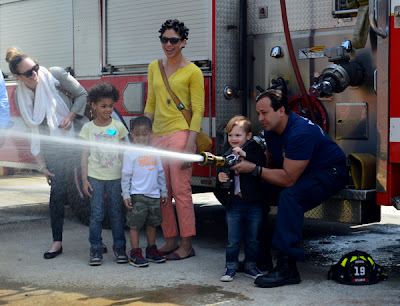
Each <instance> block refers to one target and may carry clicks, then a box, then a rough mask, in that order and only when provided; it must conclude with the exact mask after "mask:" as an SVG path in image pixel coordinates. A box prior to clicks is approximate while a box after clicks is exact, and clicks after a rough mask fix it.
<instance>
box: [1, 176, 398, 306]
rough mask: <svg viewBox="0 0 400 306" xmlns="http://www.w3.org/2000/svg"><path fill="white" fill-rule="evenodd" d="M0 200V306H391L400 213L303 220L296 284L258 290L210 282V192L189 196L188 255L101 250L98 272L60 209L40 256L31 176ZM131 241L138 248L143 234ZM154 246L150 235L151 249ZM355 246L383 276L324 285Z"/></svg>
mask: <svg viewBox="0 0 400 306" xmlns="http://www.w3.org/2000/svg"><path fill="white" fill-rule="evenodd" d="M0 199H1V203H0V246H1V247H0V305H4V304H7V305H33V304H38V305H56V304H57V305H154V304H159V305H332V304H339V305H355V304H357V305H383V304H385V305H399V304H400V296H399V289H398V288H399V285H400V256H399V254H400V238H399V232H400V222H399V221H400V214H399V212H398V211H396V210H395V209H394V208H391V207H389V208H385V209H383V210H382V211H383V213H382V221H381V222H380V223H375V224H370V225H365V226H352V225H349V224H341V223H327V222H320V221H312V220H310V221H306V222H305V226H304V233H303V236H304V248H305V250H306V253H307V255H308V259H309V260H308V261H307V262H305V263H302V262H300V263H298V267H299V272H300V275H301V278H302V282H301V283H300V284H298V285H291V286H284V287H278V288H273V289H262V288H258V287H256V286H255V285H254V284H253V280H252V279H250V278H248V277H245V276H244V275H243V274H241V273H239V274H237V276H236V277H235V279H234V281H233V282H229V283H223V282H220V281H219V278H220V277H221V275H222V273H223V271H224V260H225V243H226V228H225V225H224V208H223V207H222V206H221V205H220V204H219V203H218V201H217V200H216V199H215V197H214V196H213V195H212V194H210V193H206V194H200V195H194V203H195V210H196V220H197V236H196V237H194V239H193V247H194V249H195V251H196V256H194V257H191V258H188V259H185V260H182V261H168V262H166V263H162V264H155V263H150V266H149V267H147V268H135V267H133V266H130V265H129V264H117V263H116V262H115V259H114V255H113V254H112V253H111V252H110V251H109V252H108V253H107V254H105V255H104V259H103V264H102V265H101V266H98V267H91V266H89V265H88V260H89V242H88V227H87V226H84V225H82V224H80V223H79V222H78V221H77V220H76V218H75V217H74V216H73V214H72V212H71V211H70V210H69V208H68V207H66V220H65V225H64V242H63V250H64V251H63V253H62V254H61V255H60V256H58V257H57V258H55V259H52V260H44V259H43V253H44V251H46V250H47V249H48V248H49V246H50V242H51V230H50V221H49V216H48V200H49V187H48V186H47V184H46V180H45V179H44V178H43V177H41V176H37V175H26V174H19V175H13V176H9V177H7V176H6V177H0ZM128 236H129V234H128V231H126V237H127V238H128ZM103 240H104V242H105V244H106V245H107V246H108V249H109V250H110V249H111V248H112V236H111V231H110V230H104V231H103ZM140 241H141V247H143V248H145V247H146V240H145V235H144V233H142V235H141V237H140ZM163 243H164V238H163V237H162V233H161V231H159V232H158V237H157V244H158V245H159V246H162V245H163ZM356 248H359V249H362V250H365V251H367V252H369V253H370V254H371V255H372V256H373V258H374V259H375V260H376V262H378V263H379V264H382V265H384V266H385V268H386V271H388V274H389V279H388V280H387V281H385V282H380V283H378V284H375V285H371V286H347V285H342V284H338V283H336V282H335V281H332V280H327V278H326V276H327V271H328V270H329V268H330V265H332V264H333V263H335V262H337V261H338V260H339V259H340V257H341V256H342V255H344V253H345V252H346V251H351V250H354V249H356ZM376 256H377V258H376ZM380 261H384V263H381V262H380Z"/></svg>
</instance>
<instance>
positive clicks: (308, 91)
mask: <svg viewBox="0 0 400 306" xmlns="http://www.w3.org/2000/svg"><path fill="white" fill-rule="evenodd" d="M175 18H176V19H179V20H181V21H184V22H185V25H186V26H187V27H188V28H189V39H188V42H187V46H186V47H185V49H184V55H185V56H186V57H187V58H189V59H190V60H191V61H192V62H194V63H195V64H196V65H197V66H198V67H199V68H200V69H201V70H202V71H203V74H204V88H205V92H206V95H205V113H204V119H203V123H202V130H203V131H204V132H205V133H206V134H208V135H210V136H211V137H212V139H213V147H212V149H211V151H212V153H214V154H215V155H221V154H222V153H223V152H224V151H225V148H226V144H227V137H226V134H225V131H224V127H225V125H226V123H227V121H228V120H229V119H230V118H231V117H233V116H235V115H237V114H242V115H245V116H248V117H249V118H250V120H251V121H252V123H253V129H254V131H253V134H257V133H258V132H262V126H261V125H260V124H259V123H258V120H257V113H256V111H255V97H256V96H257V95H258V94H259V92H260V91H262V90H265V89H268V88H277V89H280V90H283V91H285V92H286V93H287V95H288V97H289V98H290V99H289V102H290V107H291V109H292V110H293V111H295V112H297V113H299V114H301V115H303V116H305V117H308V118H310V119H311V120H313V121H314V122H316V123H318V124H319V125H320V126H321V127H322V128H323V129H324V130H325V131H326V132H327V133H328V134H329V136H330V137H331V138H332V139H333V140H334V141H335V142H336V143H338V144H339V146H340V147H341V148H342V149H343V150H344V152H345V153H346V155H348V161H349V167H350V168H351V177H349V184H348V188H346V189H345V190H342V191H341V192H340V193H339V194H337V195H336V196H334V197H332V198H331V199H330V200H329V201H327V202H325V203H323V204H322V205H320V206H319V207H317V208H315V209H313V210H312V211H310V212H308V213H307V214H306V217H309V218H316V219H324V220H330V221H340V222H350V223H357V224H363V223H370V222H376V221H379V220H380V206H382V205H393V206H395V207H396V208H400V183H399V181H400V107H399V106H398V104H399V103H397V102H396V99H398V98H397V96H398V94H396V92H397V90H396V88H397V87H396V85H397V84H399V85H400V75H399V73H398V72H397V71H399V69H400V67H399V66H400V60H399V58H398V57H397V56H396V55H395V54H396V50H397V47H396V46H397V45H399V44H400V43H399V42H400V0H369V1H368V0H320V1H313V0H286V1H285V0H280V1H277V0H248V1H247V0H169V1H160V0H147V1H140V0H118V1H117V0H24V1H22V0H0V54H1V55H2V56H4V55H5V52H6V49H7V48H8V47H10V46H16V47H18V48H19V49H21V50H22V51H23V52H25V53H27V54H29V55H30V56H32V57H34V58H35V59H36V60H37V61H38V62H39V63H40V64H41V65H42V66H45V67H52V66H61V67H64V68H67V69H68V70H69V71H70V72H71V73H72V74H73V75H74V76H75V77H76V78H77V79H78V81H79V82H80V83H81V84H82V85H83V86H84V87H85V88H89V87H90V86H92V85H94V84H96V83H97V82H99V81H106V82H110V83H112V84H113V85H115V86H116V87H117V88H118V89H119V90H120V92H121V98H120V101H119V102H118V103H117V104H116V110H117V112H118V114H119V116H120V118H121V119H122V120H123V121H125V123H126V124H127V126H129V121H130V120H131V119H132V118H134V117H135V116H138V115H140V114H143V110H144V106H145V101H146V92H147V67H148V64H149V63H150V62H152V61H154V60H156V59H158V58H161V57H163V52H162V49H161V46H160V43H159V39H158V35H159V33H158V30H159V28H160V26H161V24H162V23H163V22H164V21H165V20H167V19H175ZM3 58H4V57H3ZM396 67H397V68H396ZM0 68H1V70H2V71H3V73H5V76H6V86H7V91H8V94H9V100H10V106H11V116H12V120H13V122H14V128H19V129H23V128H24V124H23V122H22V120H21V118H20V115H19V113H18V110H17V108H16V106H15V101H14V91H15V88H16V85H17V83H16V79H15V78H13V76H12V75H11V74H10V72H9V69H8V66H7V63H6V62H5V61H4V60H1V61H0ZM390 85H394V86H390ZM0 160H1V161H0V166H3V167H27V168H33V167H35V165H34V159H33V158H32V156H31V155H30V153H29V143H28V141H27V140H25V141H24V140H20V139H18V140H17V139H13V137H12V136H9V137H8V138H7V140H6V145H5V146H4V147H3V148H2V149H0ZM71 186H74V190H71V192H70V194H71V199H70V205H71V207H72V208H73V209H74V211H75V212H76V213H77V215H78V217H80V218H81V220H83V221H84V220H85V218H87V214H88V201H87V199H85V198H84V196H83V195H82V192H81V191H80V183H79V172H78V171H77V170H76V169H75V172H74V175H73V176H71ZM192 186H193V190H194V191H212V190H213V188H214V186H215V168H214V167H201V166H199V165H197V164H196V165H195V166H194V168H193V177H192ZM69 188H70V187H69ZM310 192H312V191H310ZM82 210H84V211H85V213H83V212H82ZM85 214H86V217H85ZM82 216H83V217H82Z"/></svg>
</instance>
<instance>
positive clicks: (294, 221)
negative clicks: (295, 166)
mask: <svg viewBox="0 0 400 306" xmlns="http://www.w3.org/2000/svg"><path fill="white" fill-rule="evenodd" d="M347 181H348V169H347V168H346V167H345V165H337V166H335V165H333V166H331V167H328V168H324V169H315V170H308V171H306V172H305V173H303V174H302V175H301V176H300V178H299V179H298V180H297V182H296V184H295V185H293V186H291V187H288V188H285V189H283V190H282V191H281V192H280V194H279V198H278V214H277V218H276V225H275V229H274V234H273V238H272V244H273V246H274V247H275V248H277V249H278V250H280V251H282V252H283V253H284V254H286V255H289V256H293V257H295V258H297V259H300V260H303V261H304V260H305V259H306V256H305V253H304V251H303V249H302V248H301V247H300V246H299V243H300V241H301V239H302V228H303V221H304V213H305V212H307V211H309V210H311V209H313V208H315V207H317V206H318V205H320V204H321V203H322V202H324V201H326V200H328V199H329V198H330V197H331V196H332V195H334V194H335V193H337V192H338V191H340V190H341V189H343V188H344V187H345V185H346V182H347ZM272 187H273V186H272ZM275 190H276V188H275Z"/></svg>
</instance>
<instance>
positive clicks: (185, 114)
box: [158, 59, 192, 125]
mask: <svg viewBox="0 0 400 306" xmlns="http://www.w3.org/2000/svg"><path fill="white" fill-rule="evenodd" d="M158 66H159V67H160V71H161V75H162V78H163V80H164V84H165V87H167V90H168V92H169V95H170V96H171V98H172V100H174V102H175V104H176V107H177V108H178V109H179V110H180V111H181V113H182V115H183V117H185V119H186V121H187V123H188V124H189V125H190V122H191V121H192V115H191V113H190V111H188V110H187V109H186V108H185V106H184V105H183V104H182V102H181V101H179V99H178V97H177V96H176V95H175V94H174V92H173V91H172V90H171V87H169V83H168V80H167V76H166V74H165V70H164V66H163V64H162V59H159V60H158Z"/></svg>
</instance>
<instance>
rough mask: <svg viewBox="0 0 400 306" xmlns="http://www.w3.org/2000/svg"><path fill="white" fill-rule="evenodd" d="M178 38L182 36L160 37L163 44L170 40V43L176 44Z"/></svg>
mask: <svg viewBox="0 0 400 306" xmlns="http://www.w3.org/2000/svg"><path fill="white" fill-rule="evenodd" d="M180 40H183V39H182V38H178V37H172V38H168V37H164V36H163V37H161V38H160V41H161V43H162V44H163V45H166V44H167V43H168V42H170V44H171V45H176V44H177V43H178V42H179V41H180Z"/></svg>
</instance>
